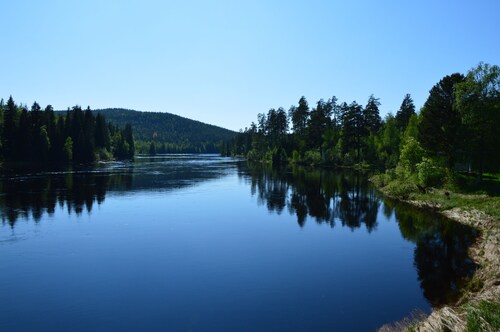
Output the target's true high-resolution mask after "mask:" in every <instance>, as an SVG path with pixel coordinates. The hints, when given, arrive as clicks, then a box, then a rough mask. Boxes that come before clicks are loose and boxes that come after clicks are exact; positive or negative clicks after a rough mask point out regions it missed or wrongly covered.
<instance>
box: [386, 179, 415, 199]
mask: <svg viewBox="0 0 500 332" xmlns="http://www.w3.org/2000/svg"><path fill="white" fill-rule="evenodd" d="M386 190H387V193H388V194H389V195H391V196H394V197H398V198H402V199H408V198H409V197H410V194H411V193H414V192H416V191H417V190H418V187H417V184H416V183H415V182H414V181H413V180H412V179H405V180H395V181H391V182H390V183H389V184H388V185H387V186H386Z"/></svg>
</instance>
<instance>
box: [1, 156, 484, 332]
mask: <svg viewBox="0 0 500 332" xmlns="http://www.w3.org/2000/svg"><path fill="white" fill-rule="evenodd" d="M2 174H3V175H2V177H1V179H0V217H1V219H2V225H1V226H0V253H1V255H2V259H1V261H0V276H1V279H0V280H1V282H0V306H1V307H2V310H1V311H0V330H2V331H34V330H37V331H69V330H71V331H109V330H120V331H137V330H150V331H154V330H156V331H166V330H168V331H223V330H225V331H335V330H336V331H361V330H364V331H369V330H374V329H376V328H377V327H379V326H381V325H383V324H384V323H387V322H391V321H394V320H398V319H401V318H403V317H405V316H406V315H408V314H410V313H411V312H412V311H413V310H415V309H419V310H423V311H425V312H429V311H430V308H431V306H439V305H441V304H443V303H446V302H449V301H451V300H453V298H454V297H455V296H456V293H457V290H459V289H460V286H461V284H462V283H463V281H464V277H466V276H470V275H471V272H472V270H473V268H474V265H473V264H472V262H471V261H470V259H468V257H467V255H466V252H467V246H468V245H469V244H470V243H471V241H472V239H473V236H474V234H473V232H472V231H471V230H470V229H468V228H466V227H463V226H461V225H458V224H456V223H453V222H449V221H446V220H441V219H440V218H438V217H437V216H434V215H431V214H428V213H424V212H422V211H418V210H415V209H412V208H409V207H406V206H401V205H397V204H395V203H393V202H390V201H387V200H384V199H383V198H382V197H381V196H380V195H379V194H378V193H377V192H376V191H375V190H374V189H373V188H372V187H371V186H370V185H369V184H368V183H367V181H366V177H365V176H363V175H360V174H355V173H335V172H332V171H319V170H312V169H302V168H287V169H282V170H273V169H270V168H266V167H263V166H261V165H249V164H247V163H246V162H244V161H238V160H234V159H230V158H221V157H217V156H193V155H183V156H163V157H158V158H153V159H150V158H139V159H137V160H136V161H135V162H133V163H105V164H100V165H97V166H95V167H74V168H73V169H70V170H67V169H66V170H58V171H50V172H47V171H43V172H41V171H36V170H27V171H23V172H20V171H17V172H12V171H4V172H3V173H2Z"/></svg>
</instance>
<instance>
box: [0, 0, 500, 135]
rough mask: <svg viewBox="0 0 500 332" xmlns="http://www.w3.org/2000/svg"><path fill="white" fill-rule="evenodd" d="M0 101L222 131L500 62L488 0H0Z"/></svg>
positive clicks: (416, 91)
mask: <svg viewBox="0 0 500 332" xmlns="http://www.w3.org/2000/svg"><path fill="white" fill-rule="evenodd" d="M0 9H1V12H2V19H1V27H0V40H1V42H2V50H1V52H0V63H1V67H0V68H1V76H0V97H3V98H4V99H6V98H8V97H9V95H12V96H13V97H14V100H15V101H16V102H18V103H23V104H27V105H28V106H31V104H32V103H33V102H34V101H35V100H36V101H37V102H38V103H39V104H41V105H42V107H45V106H46V105H47V104H52V105H53V106H54V108H56V109H66V108H67V107H69V106H74V105H76V104H78V105H81V106H83V107H86V106H90V107H91V108H93V109H95V108H105V107H123V108H129V109H136V110H142V111H160V112H164V111H165V112H170V113H174V114H178V115H181V116H184V117H188V118H191V119H196V120H200V121H203V122H207V123H211V124H216V125H219V126H222V127H226V128H229V129H233V130H238V129H240V128H244V127H246V126H248V125H249V124H250V123H251V121H256V118H257V113H263V112H267V111H268V110H269V109H270V108H277V107H280V106H282V107H284V108H285V109H288V108H289V107H290V106H291V105H294V104H297V102H298V100H299V98H300V97H301V96H302V95H304V96H305V97H306V98H307V100H308V101H309V104H310V105H313V104H315V103H316V101H317V100H318V99H320V98H324V99H328V98H330V97H331V96H334V95H335V96H337V98H338V99H339V101H346V102H348V103H350V102H351V101H353V100H356V101H357V102H358V103H361V104H363V105H364V104H366V101H367V99H368V97H369V95H370V94H374V95H375V97H378V98H380V101H381V103H382V105H381V113H382V115H384V114H386V113H388V112H393V113H395V112H396V111H397V110H398V109H399V106H400V105H401V102H402V100H403V97H404V95H405V94H406V93H410V94H411V95H412V97H413V99H414V101H415V105H416V107H417V109H419V108H420V107H421V106H422V105H423V103H424V102H425V100H426V98H427V96H428V92H429V90H430V89H431V87H432V86H433V85H434V84H435V83H437V82H438V81H439V80H440V79H441V78H442V77H443V76H445V75H448V74H452V73H454V72H462V73H466V72H467V71H468V70H469V69H470V68H472V67H474V66H476V65H477V64H478V63H479V62H480V61H484V62H486V63H489V64H496V65H500V1H498V0H474V1H463V0H454V1H452V0H431V1H428V0H420V1H416V0H413V1H405V0H395V1H383V0H380V1H375V0H374V1H370V0H366V1H357V0H349V1H347V0H343V1H335V0H331V1H316V0H305V1H293V0H289V1H272V0H262V1H261V0H251V1H235V0H231V1H226V0H222V1H194V0H184V1H160V0H158V1H153V0H137V1H135V0H120V1H106V0H85V1H71V0H61V1H53V0H46V1H37V0H33V1H26V0H11V1H8V0H2V1H1V2H0Z"/></svg>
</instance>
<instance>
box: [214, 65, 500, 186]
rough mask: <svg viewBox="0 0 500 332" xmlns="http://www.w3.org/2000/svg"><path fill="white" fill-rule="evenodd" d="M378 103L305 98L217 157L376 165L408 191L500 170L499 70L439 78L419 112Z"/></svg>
mask: <svg viewBox="0 0 500 332" xmlns="http://www.w3.org/2000/svg"><path fill="white" fill-rule="evenodd" d="M380 106H381V103H380V100H379V99H378V98H376V97H375V96H373V95H371V96H369V98H368V100H367V102H366V104H365V105H364V106H363V105H361V104H358V103H357V102H356V101H353V102H351V103H349V104H348V103H346V102H339V101H338V99H337V97H335V96H333V97H331V98H329V99H328V100H326V101H325V100H323V99H321V100H319V101H318V102H316V104H315V105H314V106H313V107H311V106H309V104H308V102H307V100H306V98H305V97H301V98H300V100H299V101H298V105H293V106H291V107H290V108H289V109H288V111H286V110H285V109H284V108H282V107H280V108H278V109H274V108H272V109H270V110H269V111H268V112H267V114H266V113H260V114H258V115H257V122H256V123H255V122H252V123H251V124H250V127H247V128H245V130H241V131H240V133H239V134H238V135H237V136H236V137H235V138H234V139H232V140H231V141H226V142H225V143H223V144H222V145H221V153H222V154H224V155H240V156H246V157H247V158H248V159H249V160H255V161H265V162H270V163H272V164H273V165H274V164H282V163H290V162H291V163H297V164H307V165H325V166H334V167H358V168H365V167H375V168H377V169H380V170H388V171H387V173H388V174H389V176H390V177H392V178H399V179H403V180H411V181H410V182H412V183H413V184H414V185H418V186H424V187H425V186H430V185H439V182H442V181H445V180H446V178H447V176H448V175H450V174H452V173H454V172H455V171H467V172H469V173H475V174H477V176H478V178H479V179H481V178H482V176H483V174H484V173H485V172H498V171H500V154H499V153H498V151H500V131H498V128H500V68H499V67H498V66H496V65H489V64H485V63H479V64H478V66H477V67H475V68H473V69H471V70H470V71H469V72H468V73H467V74H466V75H463V74H460V73H453V74H450V75H447V76H445V77H443V78H442V79H441V80H440V81H439V82H437V83H436V84H435V85H434V86H433V87H432V88H431V89H430V91H429V97H428V99H427V100H426V102H425V104H424V106H423V107H422V108H421V109H420V111H419V112H417V111H416V109H415V105H414V102H413V99H412V98H411V95H410V94H406V95H405V96H404V98H403V101H402V103H401V107H400V109H399V110H398V111H397V113H396V114H395V115H393V114H391V113H389V114H388V115H387V116H386V117H385V118H384V119H382V118H381V116H380Z"/></svg>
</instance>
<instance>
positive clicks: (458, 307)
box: [372, 178, 500, 331]
mask: <svg viewBox="0 0 500 332" xmlns="http://www.w3.org/2000/svg"><path fill="white" fill-rule="evenodd" d="M372 182H373V183H375V185H376V186H377V187H378V189H379V190H380V191H382V192H383V193H384V194H385V195H387V196H389V197H391V198H393V199H397V200H399V201H403V202H406V203H408V204H411V205H414V206H418V207H421V208H426V209H432V210H434V211H436V212H438V213H440V214H442V215H444V216H445V217H447V218H449V219H452V220H455V221H457V222H459V223H462V224H465V225H469V226H471V227H474V228H476V229H478V230H479V231H480V235H479V237H478V238H477V240H476V242H475V243H474V245H473V246H471V247H470V248H469V257H470V258H471V259H472V260H473V261H474V262H475V263H476V264H478V266H479V268H478V270H477V271H476V272H475V273H474V276H473V278H472V280H470V282H469V284H468V286H467V288H466V289H465V290H464V293H463V295H462V296H461V298H460V299H459V300H458V302H457V303H454V304H450V305H448V306H445V307H442V308H439V309H435V310H433V312H432V313H431V315H430V316H428V317H425V318H423V319H419V318H414V319H412V318H408V319H405V320H403V321H401V322H396V323H392V324H387V325H384V326H383V327H381V328H380V329H379V331H498V330H499V328H500V326H499V325H500V310H499V309H500V219H499V218H498V213H500V211H498V209H497V204H498V200H499V198H496V197H495V198H493V199H492V198H491V197H489V196H487V195H465V194H458V193H453V192H450V191H446V190H439V189H433V190H429V191H427V192H425V193H424V192H421V193H407V195H405V196H404V198H402V197H398V196H394V195H391V194H390V193H389V192H388V190H387V188H386V187H387V186H386V185H383V183H381V182H380V181H377V179H376V178H374V179H372ZM485 211H486V212H489V213H486V212H485Z"/></svg>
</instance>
